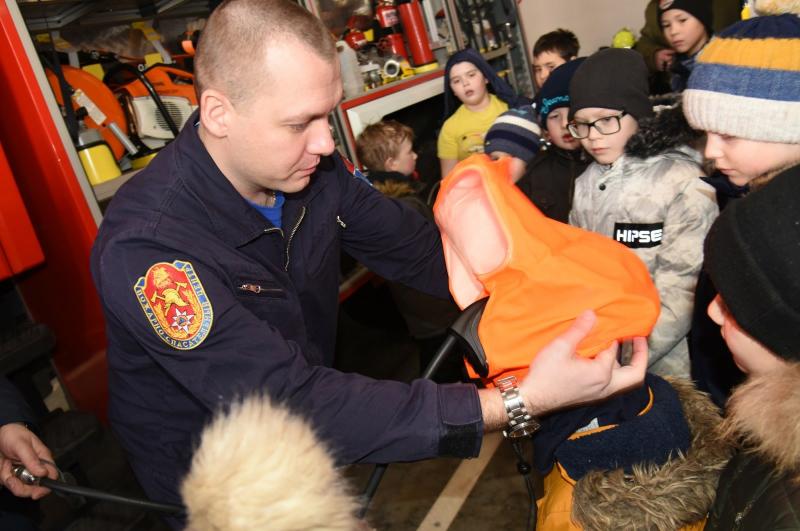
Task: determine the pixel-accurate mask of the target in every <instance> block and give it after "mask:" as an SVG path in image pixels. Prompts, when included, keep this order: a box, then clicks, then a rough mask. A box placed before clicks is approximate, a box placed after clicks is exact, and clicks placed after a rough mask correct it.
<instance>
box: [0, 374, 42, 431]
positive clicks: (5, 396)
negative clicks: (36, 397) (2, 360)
mask: <svg viewBox="0 0 800 531" xmlns="http://www.w3.org/2000/svg"><path fill="white" fill-rule="evenodd" d="M33 421H34V417H33V412H32V411H31V409H30V407H28V404H27V403H26V402H25V400H24V399H23V398H22V395H20V394H19V391H17V388H16V387H14V385H13V384H12V383H11V382H10V381H8V378H6V377H5V376H2V375H0V426H3V425H5V424H10V423H12V422H24V423H25V424H32V423H33Z"/></svg>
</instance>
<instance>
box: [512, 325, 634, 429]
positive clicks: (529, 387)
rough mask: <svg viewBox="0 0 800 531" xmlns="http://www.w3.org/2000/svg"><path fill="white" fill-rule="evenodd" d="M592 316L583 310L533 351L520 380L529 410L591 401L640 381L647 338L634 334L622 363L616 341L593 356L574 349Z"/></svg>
mask: <svg viewBox="0 0 800 531" xmlns="http://www.w3.org/2000/svg"><path fill="white" fill-rule="evenodd" d="M596 320H597V317H596V316H595V314H594V312H592V311H591V310H586V311H585V312H583V313H582V314H581V315H579V316H578V318H577V319H575V322H574V323H573V324H572V326H571V327H570V328H569V330H567V331H566V332H564V333H563V334H561V335H560V336H559V337H557V338H556V339H554V340H553V341H552V342H550V344H549V345H547V346H546V347H544V348H543V349H542V350H541V351H540V352H539V354H537V355H536V357H535V358H534V360H533V362H532V363H531V365H530V372H528V375H527V376H526V377H525V379H524V380H523V381H522V383H521V384H520V394H521V395H522V396H523V397H524V398H525V401H526V404H527V406H528V410H529V412H530V413H531V414H533V415H538V414H541V413H547V412H550V411H553V410H556V409H561V408H564V407H568V406H575V405H578V404H584V403H587V402H594V401H596V400H601V399H603V398H606V397H607V396H610V395H612V394H614V393H617V392H619V391H623V390H626V389H630V388H633V387H636V386H638V385H641V383H642V381H643V380H644V374H645V371H646V370H647V340H646V339H645V338H643V337H637V338H634V340H633V357H632V358H631V363H630V365H626V366H625V367H622V366H621V365H620V364H619V362H617V342H616V341H615V342H614V343H613V344H612V345H611V346H610V347H608V348H607V349H605V350H603V351H602V352H600V353H599V354H598V355H597V356H596V357H595V358H594V359H588V358H582V357H580V356H578V355H577V354H576V353H575V349H576V348H577V346H578V343H580V342H581V340H582V339H583V338H584V337H586V336H587V335H588V334H589V331H591V329H592V327H593V326H594V323H595V321H596Z"/></svg>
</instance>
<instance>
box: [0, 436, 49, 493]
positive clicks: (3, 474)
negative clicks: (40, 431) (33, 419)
mask: <svg viewBox="0 0 800 531" xmlns="http://www.w3.org/2000/svg"><path fill="white" fill-rule="evenodd" d="M41 459H44V460H46V461H50V462H52V461H53V456H52V454H50V450H48V448H47V446H45V445H44V443H43V442H42V441H40V440H39V438H38V437H37V436H36V435H34V434H33V433H32V432H31V431H30V430H29V429H28V428H26V427H25V426H23V425H22V424H17V423H11V424H6V425H4V426H0V480H2V482H3V485H5V487H6V488H7V489H8V490H10V491H11V492H12V493H13V494H14V495H15V496H20V497H24V498H33V499H34V500H38V499H39V498H41V497H43V496H46V495H47V494H49V493H50V489H46V488H44V487H34V486H31V485H26V484H24V483H23V482H22V481H20V480H19V478H17V477H15V476H14V473H13V472H12V471H11V464H12V462H13V463H22V464H23V465H25V468H27V469H28V471H30V472H31V474H33V475H35V476H39V477H41V476H48V477H50V478H52V479H58V474H57V473H56V471H55V469H54V468H53V467H52V466H49V467H48V466H45V465H43V464H42V462H41Z"/></svg>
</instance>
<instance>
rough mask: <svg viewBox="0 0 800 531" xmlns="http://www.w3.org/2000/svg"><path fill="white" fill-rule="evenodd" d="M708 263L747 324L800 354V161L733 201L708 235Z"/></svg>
mask: <svg viewBox="0 0 800 531" xmlns="http://www.w3.org/2000/svg"><path fill="white" fill-rule="evenodd" d="M705 268H706V270H707V271H708V273H709V275H710V276H711V280H712V281H713V282H714V286H715V287H716V288H717V291H718V292H719V294H720V296H721V297H722V300H723V302H724V303H725V305H726V306H727V307H728V310H729V311H730V313H731V315H733V318H734V320H735V321H736V323H737V324H738V325H739V327H741V329H742V330H744V331H745V332H747V333H748V334H749V335H750V336H752V337H753V339H755V340H756V341H758V342H759V343H761V344H762V345H764V346H765V347H766V348H767V349H769V350H770V351H772V352H773V353H774V354H776V355H778V356H780V357H781V358H784V359H786V360H791V361H798V360H800V166H795V167H794V168H792V169H790V170H787V171H785V172H783V173H782V174H781V175H779V176H777V177H775V178H774V179H773V180H772V181H771V182H770V183H769V184H767V185H766V186H765V187H764V188H762V189H760V190H757V191H755V192H753V193H751V194H750V195H748V196H747V197H745V198H744V199H740V200H738V201H735V202H733V203H731V204H729V205H728V207H727V208H726V209H725V210H724V211H723V213H722V214H721V215H720V216H719V218H717V220H716V221H715V222H714V225H713V226H712V227H711V230H710V231H709V233H708V236H707V237H706V242H705Z"/></svg>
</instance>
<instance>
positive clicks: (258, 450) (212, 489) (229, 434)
mask: <svg viewBox="0 0 800 531" xmlns="http://www.w3.org/2000/svg"><path fill="white" fill-rule="evenodd" d="M181 494H182V495H183V501H184V504H185V505H186V510H187V514H188V528H187V529H190V530H191V531H245V530H248V531H251V530H254V529H281V530H286V531H301V530H303V531H305V530H308V531H310V530H312V529H313V530H330V531H349V530H352V529H359V528H360V524H359V522H358V520H357V519H356V517H355V515H354V514H355V510H356V508H357V503H356V499H355V497H354V496H353V495H352V494H351V492H350V489H349V487H348V486H347V485H346V484H345V481H344V480H343V479H342V476H341V474H340V473H339V471H338V470H336V469H335V468H334V461H333V458H332V457H331V455H330V454H329V452H328V450H327V449H326V447H325V446H324V445H323V444H322V443H321V442H320V441H319V439H318V438H317V437H316V435H315V434H314V432H313V431H312V430H311V428H310V427H309V425H308V424H307V423H306V422H305V421H304V420H303V419H301V418H300V417H298V416H296V415H293V414H291V413H290V412H289V411H288V410H287V409H286V408H284V407H282V406H276V405H273V404H271V403H270V400H269V398H267V397H263V398H260V397H254V398H249V399H247V400H245V401H244V402H242V403H240V404H235V405H234V406H232V408H231V410H230V412H229V413H227V414H220V415H218V416H217V417H216V418H215V419H214V421H213V422H212V423H211V425H209V426H208V427H207V428H206V429H205V430H204V431H203V435H202V439H201V442H200V447H199V448H198V449H197V451H196V452H195V454H194V457H193V459H192V466H191V470H190V471H189V475H188V476H187V477H186V479H185V480H184V482H183V485H182V487H181Z"/></svg>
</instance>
